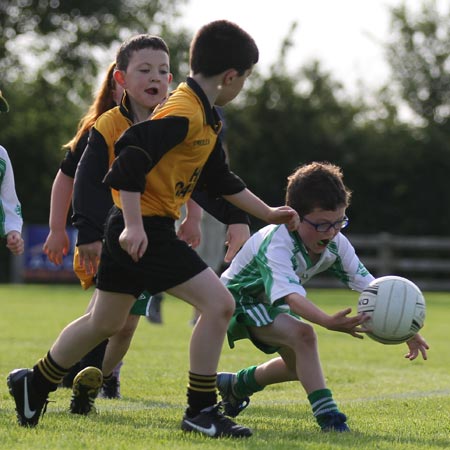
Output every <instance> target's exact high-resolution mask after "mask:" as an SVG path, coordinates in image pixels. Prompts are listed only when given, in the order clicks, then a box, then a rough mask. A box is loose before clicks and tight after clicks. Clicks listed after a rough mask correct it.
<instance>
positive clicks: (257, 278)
mask: <svg viewBox="0 0 450 450" xmlns="http://www.w3.org/2000/svg"><path fill="white" fill-rule="evenodd" d="M350 197H351V192H350V191H349V190H348V189H347V187H346V186H345V185H344V183H343V176H342V172H341V169H340V168H339V167H337V166H335V165H332V164H329V163H319V162H313V163H311V164H307V165H304V166H302V167H300V168H298V169H297V170H296V171H295V172H294V173H293V174H292V175H291V176H289V178H288V185H287V194H286V204H287V205H288V206H290V207H292V208H293V209H294V210H295V211H297V213H298V215H299V217H300V224H299V225H298V227H297V229H296V230H294V231H289V230H288V229H287V228H286V227H285V226H284V225H269V226H266V227H264V228H262V229H261V230H259V231H258V232H257V233H255V234H254V235H253V236H252V237H251V238H250V239H249V240H248V241H247V242H246V243H245V244H244V246H243V247H242V249H241V251H240V252H239V253H238V254H237V255H236V257H235V258H234V259H233V261H232V263H231V266H230V267H229V268H228V269H227V270H226V271H225V272H224V273H223V274H222V277H221V280H222V282H223V283H224V284H225V285H226V286H227V288H228V289H229V291H230V292H231V293H232V294H233V297H234V299H235V301H236V310H235V313H234V315H233V318H232V320H231V322H230V326H229V328H228V341H229V344H230V347H231V348H233V347H234V342H235V341H237V340H239V339H250V340H251V341H252V342H253V344H254V345H255V346H256V347H258V348H259V349H260V350H261V351H263V352H264V353H267V354H271V353H278V354H279V355H280V356H279V357H278V358H274V359H272V360H270V361H268V362H265V363H263V364H260V365H259V366H251V367H248V368H246V369H242V370H240V371H239V372H237V373H236V374H235V373H226V372H225V373H219V374H218V376H217V385H218V388H219V392H220V394H221V396H222V405H223V407H224V411H225V414H227V415H229V416H231V417H235V416H237V415H238V414H239V413H240V412H241V411H242V410H243V409H244V408H245V407H246V406H247V405H248V403H249V396H250V395H252V394H253V393H254V392H257V391H261V390H262V389H264V387H266V386H268V385H269V384H274V383H282V382H285V381H295V380H298V381H300V383H301V384H302V386H303V388H304V389H305V391H306V393H307V395H308V400H309V402H310V404H311V408H312V412H313V414H314V416H315V418H316V420H317V422H318V424H319V426H320V428H321V429H322V431H337V432H343V431H348V430H349V428H348V426H347V424H346V420H347V418H346V416H345V415H344V414H342V413H341V412H340V411H339V409H338V406H337V404H336V402H335V401H334V400H333V397H332V393H331V391H330V390H329V389H328V388H327V386H326V384H325V379H324V375H323V373H322V368H321V364H320V360H319V354H318V350H317V338H316V335H315V333H314V329H313V327H312V326H311V325H309V324H307V323H305V322H303V321H302V320H301V319H300V317H302V318H303V319H306V320H308V321H309V322H312V323H315V324H318V325H321V326H323V327H325V328H327V329H329V330H333V331H341V332H344V333H348V334H350V335H351V336H354V337H357V338H362V337H363V336H362V334H361V333H363V332H365V331H368V330H367V329H366V328H365V327H364V322H365V321H366V320H367V319H368V317H365V316H364V315H363V314H358V315H356V316H349V314H350V312H351V308H346V309H344V310H342V311H338V312H337V313H335V314H333V315H329V314H327V313H325V312H324V311H322V310H321V309H320V308H319V307H317V306H316V305H314V303H312V302H311V301H310V300H308V299H307V297H306V291H305V289H304V287H303V285H304V284H305V283H306V282H307V281H308V280H309V279H310V278H311V277H313V276H315V275H317V274H318V273H321V272H325V271H327V272H330V273H331V274H333V275H334V276H335V277H337V278H338V279H339V280H340V281H342V282H343V283H344V284H345V285H347V286H348V287H349V288H350V289H353V290H356V291H359V292H361V291H362V290H363V289H364V288H365V287H366V286H367V285H368V284H369V283H370V282H371V281H372V280H373V279H374V277H373V276H372V275H371V274H370V273H369V272H368V271H367V269H366V268H365V267H364V265H363V264H362V263H361V261H360V260H359V259H358V257H357V255H356V254H355V250H354V248H353V247H352V245H351V244H350V242H349V241H348V239H347V238H346V237H345V236H344V235H343V234H341V233H340V230H341V229H342V228H345V227H346V226H347V225H348V223H349V220H348V218H347V216H346V215H345V210H346V208H347V207H348V205H349V203H350ZM407 344H408V347H409V353H408V354H407V355H406V357H408V358H409V359H410V360H413V359H415V358H416V357H417V356H418V353H419V351H420V352H421V354H422V356H423V358H424V359H426V349H427V348H428V346H427V344H426V343H425V341H424V340H423V338H422V337H420V336H419V335H418V334H417V335H416V336H414V337H413V338H412V339H411V340H410V341H409V342H408V343H407Z"/></svg>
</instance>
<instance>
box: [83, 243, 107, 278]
mask: <svg viewBox="0 0 450 450" xmlns="http://www.w3.org/2000/svg"><path fill="white" fill-rule="evenodd" d="M101 253H102V241H95V242H90V243H89V244H81V245H79V246H78V259H79V262H80V267H81V268H83V269H84V271H85V272H86V274H87V275H95V274H96V273H97V267H98V263H99V261H100V255H101Z"/></svg>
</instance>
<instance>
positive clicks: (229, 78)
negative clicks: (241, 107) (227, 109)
mask: <svg viewBox="0 0 450 450" xmlns="http://www.w3.org/2000/svg"><path fill="white" fill-rule="evenodd" d="M230 72H232V73H230ZM251 73H252V69H248V70H246V71H245V72H244V73H243V74H242V75H240V76H239V75H238V74H237V72H236V71H235V70H232V71H229V72H227V74H226V75H225V76H224V80H223V83H222V87H221V90H220V93H219V95H218V96H217V99H216V101H215V105H217V106H225V105H226V104H227V103H230V102H231V101H232V100H233V99H234V98H236V97H237V95H238V94H239V92H241V90H242V88H243V87H244V83H245V80H246V79H247V78H248V77H249V75H250V74H251Z"/></svg>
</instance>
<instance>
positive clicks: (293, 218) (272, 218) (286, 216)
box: [267, 206, 300, 231]
mask: <svg viewBox="0 0 450 450" xmlns="http://www.w3.org/2000/svg"><path fill="white" fill-rule="evenodd" d="M270 209H271V211H270V213H269V216H268V218H267V222H268V223H274V224H280V223H285V224H286V225H287V227H288V229H289V231H294V230H295V229H297V228H298V226H299V224H300V218H299V217H298V214H297V211H295V210H294V209H292V208H291V207H290V206H279V207H278V208H270Z"/></svg>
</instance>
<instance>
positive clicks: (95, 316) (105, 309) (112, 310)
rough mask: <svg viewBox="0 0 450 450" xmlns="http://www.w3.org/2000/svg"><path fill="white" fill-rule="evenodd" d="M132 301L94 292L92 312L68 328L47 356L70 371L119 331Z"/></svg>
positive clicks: (131, 299) (111, 294)
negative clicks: (94, 298)
mask: <svg viewBox="0 0 450 450" xmlns="http://www.w3.org/2000/svg"><path fill="white" fill-rule="evenodd" d="M134 301H135V298H134V297H133V296H132V295H126V294H117V293H112V292H105V291H97V299H96V302H95V306H94V307H93V309H92V310H91V311H90V312H88V313H87V314H85V315H84V316H82V317H80V318H78V319H76V320H74V321H73V322H71V323H70V324H69V325H67V326H66V327H65V328H64V329H63V331H62V332H61V334H60V335H59V336H58V338H57V339H56V341H55V343H54V344H53V346H52V348H51V349H50V354H51V355H52V357H53V359H54V360H55V362H56V363H58V364H59V365H60V366H61V367H66V368H69V367H72V366H73V365H74V364H75V363H76V362H78V361H79V360H80V359H81V358H82V357H83V356H84V355H85V354H87V353H88V352H89V351H90V350H91V349H92V348H94V347H95V346H96V345H97V344H99V343H100V342H101V341H103V340H104V339H107V338H108V337H110V336H111V335H113V334H115V333H116V332H117V331H119V330H120V329H121V328H122V327H123V326H124V324H125V321H126V318H127V317H128V313H129V311H130V309H131V306H132V305H133V303H134Z"/></svg>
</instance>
